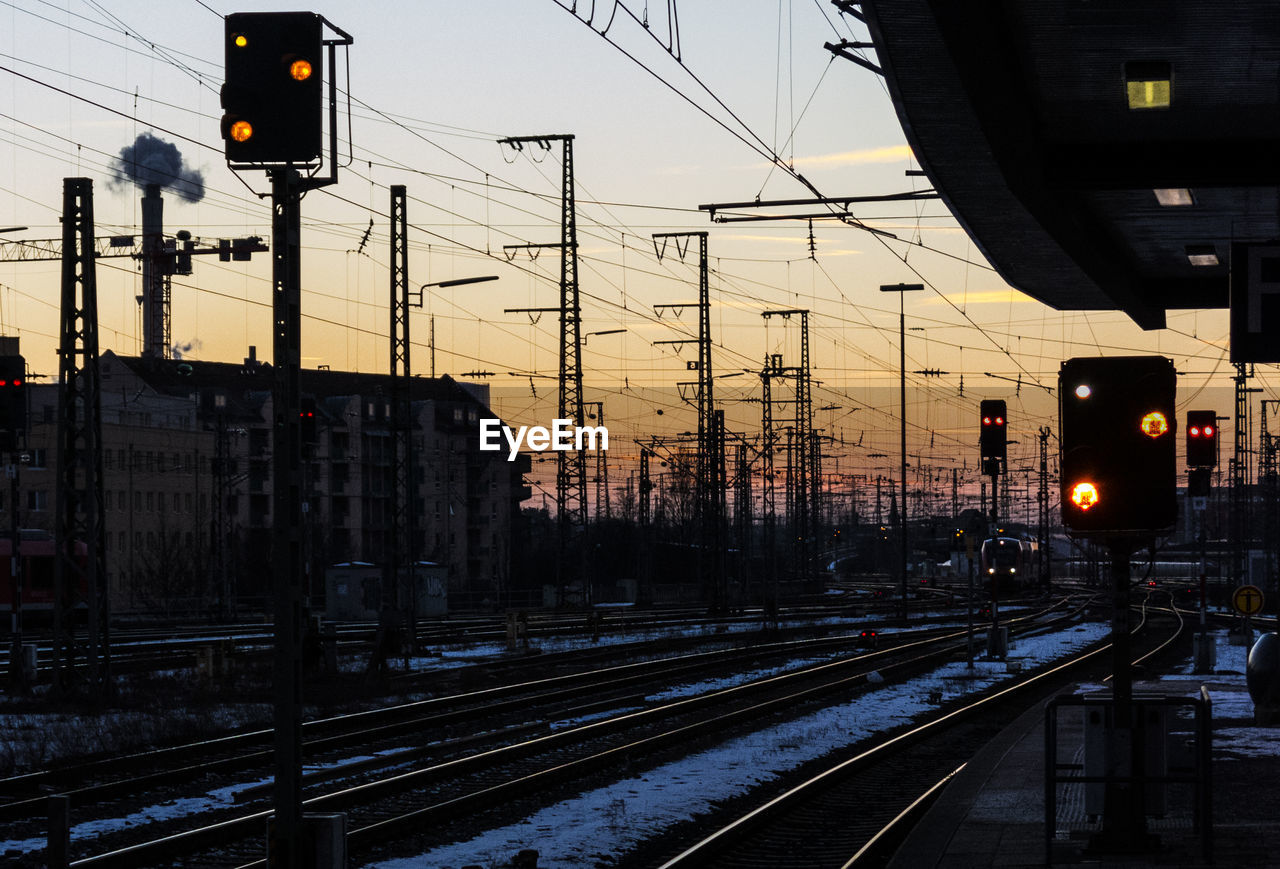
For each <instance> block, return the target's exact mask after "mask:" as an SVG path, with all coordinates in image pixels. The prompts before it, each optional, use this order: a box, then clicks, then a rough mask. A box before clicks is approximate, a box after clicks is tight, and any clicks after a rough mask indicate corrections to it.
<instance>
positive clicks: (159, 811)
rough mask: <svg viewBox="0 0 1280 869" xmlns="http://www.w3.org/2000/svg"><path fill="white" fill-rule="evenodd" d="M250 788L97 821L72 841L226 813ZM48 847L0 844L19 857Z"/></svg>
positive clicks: (81, 827)
mask: <svg viewBox="0 0 1280 869" xmlns="http://www.w3.org/2000/svg"><path fill="white" fill-rule="evenodd" d="M270 783H271V779H269V778H264V779H261V780H259V781H257V782H255V783H254V784H259V785H263V784H270ZM248 786H249V785H248V784H246V783H244V782H241V783H239V784H234V785H227V786H226V787H222V788H218V789H217V790H212V791H209V793H207V794H204V795H202V796H198V797H185V798H182V799H177V800H169V801H167V802H164V803H158V804H156V805H153V806H147V807H146V808H143V809H139V810H138V811H136V812H133V813H132V814H129V815H126V816H125V817H123V818H103V819H101V820H97V821H85V822H84V823H82V824H75V825H74V826H72V828H71V841H73V842H76V841H79V840H81V839H90V838H93V837H95V836H101V835H104V834H106V833H114V832H117V831H119V830H125V829H128V828H129V827H136V826H141V825H144V824H154V823H157V822H159V821H171V820H174V819H175V818H185V817H189V816H190V815H194V814H198V813H202V812H207V811H211V810H213V809H225V808H227V807H229V806H233V805H235V792H236V791H238V790H241V789H242V788H245V787H248ZM45 844H46V841H45V839H44V838H36V839H8V840H0V854H4V853H5V852H7V851H11V850H16V851H18V852H20V853H23V854H25V853H28V852H30V851H36V850H39V849H41V848H43V847H44V846H45Z"/></svg>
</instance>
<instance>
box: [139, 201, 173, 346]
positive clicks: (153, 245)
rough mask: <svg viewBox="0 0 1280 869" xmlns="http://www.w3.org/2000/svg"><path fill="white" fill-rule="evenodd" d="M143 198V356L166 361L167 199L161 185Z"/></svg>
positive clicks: (167, 302) (167, 311)
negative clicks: (164, 264)
mask: <svg viewBox="0 0 1280 869" xmlns="http://www.w3.org/2000/svg"><path fill="white" fill-rule="evenodd" d="M143 189H144V191H145V194H144V195H143V197H142V355H143V356H150V357H154V358H156V359H163V358H164V357H165V356H167V355H168V350H169V341H168V335H169V329H168V325H169V323H168V320H169V300H168V298H166V296H167V293H166V292H165V290H166V288H167V285H166V283H165V279H164V269H163V267H162V263H161V251H162V249H163V246H164V198H163V197H161V195H160V185H159V184H147V185H145V186H144V188H143Z"/></svg>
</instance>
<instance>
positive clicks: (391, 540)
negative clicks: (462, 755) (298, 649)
mask: <svg viewBox="0 0 1280 869" xmlns="http://www.w3.org/2000/svg"><path fill="white" fill-rule="evenodd" d="M407 199H408V197H407V192H406V189H405V186H404V185H403V184H393V185H392V186H391V227H390V228H391V342H390V343H391V366H390V372H391V384H390V386H391V389H390V390H389V391H390V398H391V490H390V495H391V498H390V501H391V503H390V505H389V506H390V513H391V521H390V523H388V528H387V530H388V532H389V533H388V535H387V549H386V562H385V564H384V565H383V571H382V601H381V606H380V608H379V611H378V633H379V635H380V637H379V638H380V640H381V642H377V643H374V652H373V654H374V656H375V658H376V660H375V661H373V668H374V669H375V670H378V671H380V670H381V669H382V668H383V667H384V666H385V665H386V655H387V654H388V653H389V652H392V651H395V650H396V649H395V648H394V647H395V646H397V645H401V646H402V647H404V644H405V642H406V640H407V644H408V650H412V649H413V648H414V647H416V646H417V629H416V628H417V626H416V624H415V619H414V613H413V608H412V607H410V608H409V611H408V612H407V613H406V612H405V601H404V597H405V595H404V591H403V589H402V588H401V586H400V580H401V576H402V575H403V576H404V579H405V581H406V582H408V583H409V584H410V585H411V586H412V584H413V582H414V571H415V567H416V562H417V554H416V553H414V552H412V551H411V550H412V549H413V548H414V547H413V540H414V538H415V537H416V530H417V529H416V528H415V523H414V516H413V502H414V498H413V476H412V474H413V471H412V447H413V442H412V438H411V437H410V429H411V427H412V420H411V419H410V413H411V411H410V408H411V402H410V398H409V390H410V389H411V388H412V383H411V381H410V377H411V376H412V375H411V372H412V366H411V365H410V361H411V360H410V346H411V344H410V341H409V302H410V300H409V240H408V234H409V226H408V214H407V211H406V204H407ZM418 304H419V306H421V304H422V291H421V290H419V291H418ZM406 562H407V563H408V568H409V569H408V571H407V572H405V571H404V566H405V564H406ZM409 597H410V598H412V597H413V594H412V592H411V593H410V595H409ZM406 623H407V624H408V627H409V636H408V637H407V638H406V637H402V636H400V632H401V628H402V626H404V625H405V624H406ZM393 638H394V639H393ZM408 650H406V652H405V654H406V655H407V654H408Z"/></svg>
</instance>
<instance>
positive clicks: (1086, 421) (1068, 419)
mask: <svg viewBox="0 0 1280 869" xmlns="http://www.w3.org/2000/svg"><path fill="white" fill-rule="evenodd" d="M1058 388H1059V396H1060V399H1059V400H1060V402H1061V404H1060V408H1059V411H1060V414H1059V421H1060V423H1061V427H1062V430H1061V433H1060V439H1061V444H1062V476H1061V495H1062V518H1063V523H1064V524H1065V525H1066V526H1067V527H1068V528H1069V529H1071V530H1072V531H1077V532H1141V531H1157V530H1161V529H1164V528H1168V527H1169V526H1171V525H1173V524H1174V521H1175V520H1176V519H1177V510H1178V508H1177V493H1176V479H1175V474H1176V455H1175V447H1174V427H1175V425H1176V418H1175V416H1174V396H1175V393H1176V390H1177V384H1176V374H1175V372H1174V368H1173V362H1172V361H1171V360H1169V359H1166V358H1164V357H1162V356H1118V357H1085V358H1076V359H1068V360H1067V361H1066V362H1063V363H1062V368H1061V370H1060V372H1059V375H1058Z"/></svg>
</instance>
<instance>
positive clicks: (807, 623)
mask: <svg viewBox="0 0 1280 869" xmlns="http://www.w3.org/2000/svg"><path fill="white" fill-rule="evenodd" d="M1025 609H1026V607H1001V609H1000V613H1001V615H1002V616H1006V617H1009V616H1013V615H1016V614H1018V613H1020V612H1022V611H1024V610H1025ZM963 617H964V613H963V612H962V611H948V612H946V613H936V612H935V613H926V614H924V615H923V616H921V617H920V618H919V620H916V619H912V620H911V621H909V622H908V623H907V624H906V625H905V626H904V629H908V628H909V629H912V630H917V629H920V628H926V627H936V625H934V624H926V620H928V619H940V618H950V619H952V620H953V621H951V622H949V623H950V624H955V621H954V619H963ZM878 618H879V617H878V616H827V617H824V618H820V619H791V620H784V621H782V622H781V623H780V627H781V628H783V629H787V628H804V627H849V628H852V627H854V626H856V625H861V624H862V623H864V622H867V621H875V620H877V619H878ZM760 624H761V623H760V620H759V619H744V620H742V621H739V622H726V623H721V624H716V625H693V626H688V625H685V626H681V625H671V626H668V627H660V628H646V629H644V630H623V631H619V629H618V627H617V626H616V625H610V627H609V632H608V633H602V634H601V635H600V638H599V640H592V639H591V637H590V636H589V635H585V634H580V635H574V636H565V637H538V638H535V639H534V640H532V642H531V645H532V646H533V647H534V648H536V649H538V650H539V651H543V652H567V651H575V650H578V649H588V648H600V647H602V646H615V645H621V644H623V643H639V642H653V641H655V640H663V639H670V638H674V637H705V638H706V639H708V640H715V639H719V638H724V637H726V636H728V635H731V634H744V633H752V632H757V631H759V630H760ZM511 654H512V653H511V652H509V651H507V645H506V641H494V642H483V643H446V644H442V645H439V646H437V647H436V648H435V649H434V650H433V654H431V655H428V656H423V657H415V658H410V659H409V668H410V669H411V670H448V669H454V668H457V667H464V666H466V665H468V664H475V663H479V662H482V661H487V660H497V659H502V658H507V657H509V656H510V655H511ZM401 660H402V659H400V658H395V659H394V660H393V663H396V664H398V663H399V662H400V661H401ZM367 663H368V659H367V657H366V656H356V655H353V656H350V657H346V658H344V659H343V661H342V662H341V664H340V667H341V670H342V672H344V673H358V672H363V670H364V667H365V665H366V664H367Z"/></svg>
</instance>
